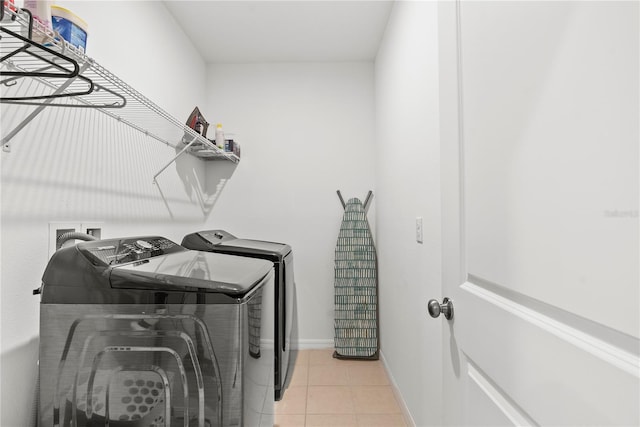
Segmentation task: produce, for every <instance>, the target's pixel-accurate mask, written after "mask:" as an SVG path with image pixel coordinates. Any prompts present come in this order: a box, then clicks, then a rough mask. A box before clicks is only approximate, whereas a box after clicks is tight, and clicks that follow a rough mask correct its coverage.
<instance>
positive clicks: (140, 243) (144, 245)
mask: <svg viewBox="0 0 640 427" xmlns="http://www.w3.org/2000/svg"><path fill="white" fill-rule="evenodd" d="M136 246H137V247H139V248H140V249H144V250H147V251H150V250H151V249H153V245H152V244H151V243H149V242H145V241H144V240H136Z"/></svg>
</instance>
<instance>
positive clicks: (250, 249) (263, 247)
mask: <svg viewBox="0 0 640 427" xmlns="http://www.w3.org/2000/svg"><path fill="white" fill-rule="evenodd" d="M217 247H218V248H220V249H222V248H225V249H231V250H233V252H236V253H241V254H256V255H279V256H280V257H285V256H286V255H287V254H288V253H289V252H291V246H289V245H287V244H285V243H274V242H265V241H262V240H250V239H235V240H229V241H227V242H223V243H220V244H219V245H217Z"/></svg>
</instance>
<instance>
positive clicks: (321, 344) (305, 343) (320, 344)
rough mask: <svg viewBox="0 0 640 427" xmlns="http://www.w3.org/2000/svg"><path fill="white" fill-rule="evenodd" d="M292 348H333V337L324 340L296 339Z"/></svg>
mask: <svg viewBox="0 0 640 427" xmlns="http://www.w3.org/2000/svg"><path fill="white" fill-rule="evenodd" d="M291 347H292V348H294V349H296V350H320V349H325V348H333V339H324V340H298V342H297V343H294V344H293V345H292V346H291Z"/></svg>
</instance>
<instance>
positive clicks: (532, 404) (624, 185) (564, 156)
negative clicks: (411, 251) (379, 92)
mask: <svg viewBox="0 0 640 427" xmlns="http://www.w3.org/2000/svg"><path fill="white" fill-rule="evenodd" d="M439 14H440V15H439V20H440V26H441V28H440V34H439V35H440V46H441V48H442V49H441V58H440V60H441V70H440V71H441V76H440V79H441V91H442V92H441V113H442V116H441V132H442V188H443V243H444V256H443V259H444V260H445V264H444V268H443V275H444V277H443V294H442V295H441V296H438V299H439V300H441V299H442V297H450V298H451V299H452V300H453V305H454V317H453V319H452V320H448V321H447V320H445V319H444V318H443V316H441V317H440V318H439V319H435V320H434V321H439V322H442V323H443V328H444V336H445V342H444V344H445V346H444V347H445V349H444V358H443V362H444V376H443V380H444V396H445V402H446V406H445V408H444V414H445V421H446V423H447V424H450V425H490V426H497V425H543V426H550V425H553V426H559V425H562V426H575V425H599V426H600V425H620V426H623V425H624V426H637V425H639V424H640V415H639V411H640V409H639V408H640V390H639V389H640V384H639V376H640V362H639V353H640V351H639V342H640V341H639V339H638V338H639V336H640V334H639V329H640V317H639V312H640V293H639V283H638V281H639V275H638V264H639V251H638V240H639V239H638V231H639V229H638V187H639V186H638V179H639V177H638V163H639V162H638V156H639V149H638V146H639V138H640V135H639V124H638V123H639V108H638V104H639V101H640V100H639V85H638V79H639V77H638V76H639V73H640V69H639V65H638V64H639V53H638V50H639V42H638V40H639V38H640V36H639V25H638V15H639V7H638V2H619V3H614V2H602V3H599V2H591V1H586V2H575V1H573V2H521V1H514V2H461V3H457V4H456V3H446V2H442V3H441V4H440V12H439ZM434 297H435V296H434Z"/></svg>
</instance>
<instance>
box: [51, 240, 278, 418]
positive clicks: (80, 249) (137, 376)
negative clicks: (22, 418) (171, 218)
mask: <svg viewBox="0 0 640 427" xmlns="http://www.w3.org/2000/svg"><path fill="white" fill-rule="evenodd" d="M273 286H274V274H273V272H272V264H271V263H269V262H267V261H264V260H259V259H247V258H238V257H234V256H230V255H224V254H215V253H208V252H200V251H190V250H187V249H185V248H183V247H182V246H180V245H178V244H176V243H174V242H172V241H170V240H169V239H166V238H164V237H160V236H144V237H132V238H121V239H110V240H98V241H91V242H82V243H79V244H77V245H75V246H72V247H68V248H63V249H60V250H59V251H57V252H56V253H55V254H54V255H53V256H52V258H51V260H50V261H49V264H48V265H47V268H46V270H45V272H44V275H43V279H42V287H41V303H40V366H39V369H40V403H39V416H38V417H39V423H40V425H42V426H83V425H92V426H98V425H100V426H102V425H109V426H115V427H127V426H131V427H153V426H164V427H168V426H189V427H191V426H199V427H211V426H220V427H222V426H224V427H227V426H251V427H253V426H267V425H268V426H272V425H273V413H274V411H273V405H274V402H273V393H274V391H273V390H274V387H273V380H272V378H273V375H274V374H273V371H274V365H273V360H274V357H273V344H272V343H273V337H272V336H271V335H272V332H271V331H273V328H274V323H273V317H274V316H273V314H272V312H270V311H269V309H268V307H270V306H272V305H273V302H272V298H273V297H272V296H271V295H272V294H273V292H274V291H273Z"/></svg>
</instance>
